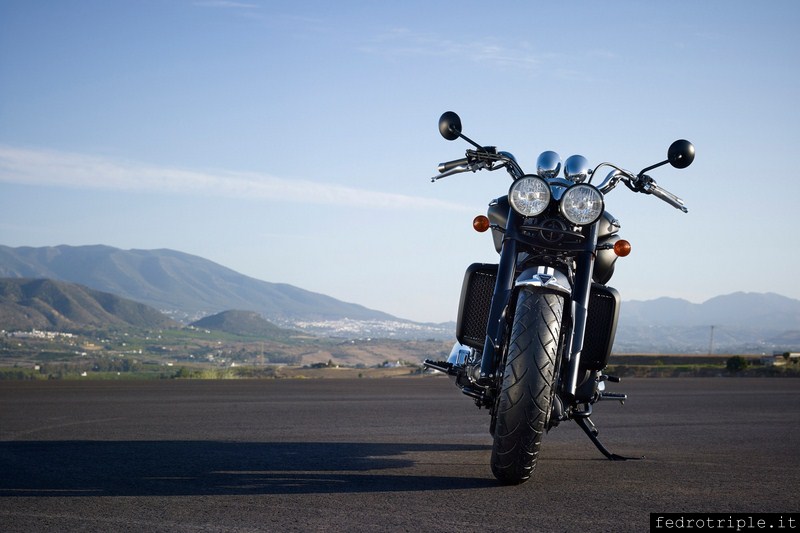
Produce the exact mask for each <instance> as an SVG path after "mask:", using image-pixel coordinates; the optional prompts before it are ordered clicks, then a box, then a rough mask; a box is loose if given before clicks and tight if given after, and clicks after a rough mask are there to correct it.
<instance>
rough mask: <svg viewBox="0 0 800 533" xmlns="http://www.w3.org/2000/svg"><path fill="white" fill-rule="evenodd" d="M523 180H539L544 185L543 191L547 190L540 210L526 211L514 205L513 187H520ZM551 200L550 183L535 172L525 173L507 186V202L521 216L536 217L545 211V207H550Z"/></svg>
mask: <svg viewBox="0 0 800 533" xmlns="http://www.w3.org/2000/svg"><path fill="white" fill-rule="evenodd" d="M523 181H539V182H541V183H542V184H543V186H544V189H543V190H544V191H545V192H547V201H546V202H543V207H542V208H541V209H540V210H538V211H530V212H527V213H526V212H524V211H523V210H521V209H519V208H518V206H517V205H516V203H515V201H514V195H513V193H514V190H515V188H516V187H520V184H521V183H522V182H523ZM552 201H553V192H552V191H551V190H550V184H549V183H548V182H547V180H545V179H544V178H542V177H541V176H537V175H536V174H525V175H524V176H522V177H521V178H519V179H516V180H514V183H512V184H511V186H510V187H509V188H508V203H509V205H511V208H512V209H513V210H514V211H515V212H516V213H518V214H520V215H522V216H523V217H526V218H530V217H537V216H539V215H541V214H542V213H544V212H545V211H547V209H548V208H549V207H550V204H551V203H552Z"/></svg>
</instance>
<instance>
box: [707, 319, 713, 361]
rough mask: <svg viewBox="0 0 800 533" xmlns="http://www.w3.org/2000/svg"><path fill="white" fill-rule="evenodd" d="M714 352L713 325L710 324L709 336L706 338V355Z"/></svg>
mask: <svg viewBox="0 0 800 533" xmlns="http://www.w3.org/2000/svg"><path fill="white" fill-rule="evenodd" d="M712 353H714V326H711V338H710V339H709V340H708V355H711V354H712Z"/></svg>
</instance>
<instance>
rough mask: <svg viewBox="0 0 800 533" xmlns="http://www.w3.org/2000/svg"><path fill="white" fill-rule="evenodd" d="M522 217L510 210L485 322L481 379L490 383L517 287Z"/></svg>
mask: <svg viewBox="0 0 800 533" xmlns="http://www.w3.org/2000/svg"><path fill="white" fill-rule="evenodd" d="M522 220H523V219H522V217H521V216H520V215H518V214H517V212H516V211H514V210H513V209H509V210H508V223H507V224H506V233H505V237H504V239H503V248H502V249H501V251H500V262H499V264H498V266H497V280H496V281H495V285H494V294H493V295H492V305H491V307H490V308H489V321H488V322H487V324H486V339H485V340H484V343H483V356H482V358H481V376H480V380H479V381H480V383H481V384H482V385H489V384H490V383H491V382H492V381H493V380H494V377H495V375H496V373H497V365H498V364H499V362H500V359H501V356H502V346H503V341H504V340H505V339H504V336H505V331H506V328H505V325H504V322H505V320H504V315H505V311H506V309H507V308H508V303H509V301H510V299H511V294H512V292H513V291H514V276H515V274H516V268H517V228H518V227H519V226H520V224H521V223H522Z"/></svg>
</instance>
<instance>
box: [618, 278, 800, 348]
mask: <svg viewBox="0 0 800 533" xmlns="http://www.w3.org/2000/svg"><path fill="white" fill-rule="evenodd" d="M614 349H615V351H617V352H631V351H663V352H676V353H677V352H698V353H707V352H709V351H713V352H715V353H725V352H737V353H771V352H772V351H773V350H778V351H797V350H798V349H800V300H794V299H791V298H787V297H785V296H781V295H779V294H774V293H751V292H736V293H733V294H728V295H724V296H716V297H714V298H711V299H709V300H707V301H705V302H703V303H700V304H695V303H691V302H689V301H686V300H682V299H676V298H658V299H655V300H648V301H627V302H623V303H622V307H621V310H620V322H619V329H618V330H617V340H616V343H615V345H614Z"/></svg>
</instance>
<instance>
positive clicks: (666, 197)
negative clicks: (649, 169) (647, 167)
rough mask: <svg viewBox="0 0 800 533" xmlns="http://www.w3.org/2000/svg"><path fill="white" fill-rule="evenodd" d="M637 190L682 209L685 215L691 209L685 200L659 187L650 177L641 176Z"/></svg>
mask: <svg viewBox="0 0 800 533" xmlns="http://www.w3.org/2000/svg"><path fill="white" fill-rule="evenodd" d="M636 188H637V189H638V191H639V192H643V193H645V194H652V195H654V196H656V197H657V198H659V199H660V200H663V201H665V202H666V203H668V204H669V205H671V206H672V207H674V208H675V209H680V210H681V211H683V212H684V213H688V212H689V209H688V208H687V207H686V205H685V204H684V203H683V200H681V199H680V198H678V197H677V196H675V195H674V194H672V193H671V192H669V191H668V190H666V189H664V188H662V187H659V186H658V184H657V183H656V182H655V180H654V179H653V178H651V177H650V176H645V175H644V174H641V175H640V176H639V177H638V179H637V183H636Z"/></svg>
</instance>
